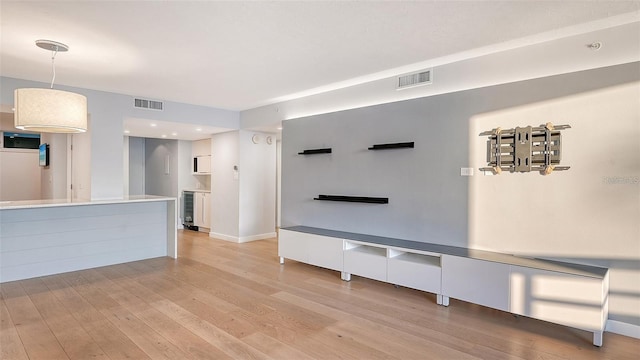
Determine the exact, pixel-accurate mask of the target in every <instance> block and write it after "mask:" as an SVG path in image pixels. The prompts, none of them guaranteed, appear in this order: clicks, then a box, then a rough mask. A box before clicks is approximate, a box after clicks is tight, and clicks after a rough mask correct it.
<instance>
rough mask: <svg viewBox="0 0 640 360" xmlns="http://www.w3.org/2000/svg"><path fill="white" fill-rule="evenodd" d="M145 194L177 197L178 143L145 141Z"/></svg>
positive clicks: (157, 140) (155, 140) (172, 141)
mask: <svg viewBox="0 0 640 360" xmlns="http://www.w3.org/2000/svg"><path fill="white" fill-rule="evenodd" d="M144 152H145V161H144V164H145V192H146V194H148V195H158V196H171V197H177V196H178V141H177V140H161V139H152V138H147V139H145V151H144Z"/></svg>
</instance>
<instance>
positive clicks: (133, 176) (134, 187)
mask: <svg viewBox="0 0 640 360" xmlns="http://www.w3.org/2000/svg"><path fill="white" fill-rule="evenodd" d="M127 138H128V139H129V151H128V153H129V161H128V162H129V177H128V182H129V195H144V194H146V193H145V188H144V184H145V166H144V161H145V152H144V138H139V137H132V136H128V137H127Z"/></svg>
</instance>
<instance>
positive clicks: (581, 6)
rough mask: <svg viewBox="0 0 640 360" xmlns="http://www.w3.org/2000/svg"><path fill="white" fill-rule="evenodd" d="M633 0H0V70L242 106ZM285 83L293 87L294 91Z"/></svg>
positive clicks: (602, 15)
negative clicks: (52, 49)
mask: <svg viewBox="0 0 640 360" xmlns="http://www.w3.org/2000/svg"><path fill="white" fill-rule="evenodd" d="M639 9H640V1H424V2H405V1H388V2H368V1H360V2H355V1H331V2H328V1H319V2H309V1H300V2H298V1H287V2H275V1H248V2H245V1H234V2H213V1H197V2H196V1H193V2H192V1H133V2H108V1H104V2H103V1H75V2H58V1H45V2H31V1H15V2H14V1H5V0H3V1H2V2H1V3H0V20H1V21H0V23H1V25H0V31H1V34H2V36H1V37H0V51H1V52H0V74H1V75H2V76H8V77H15V78H22V79H28V80H35V81H42V82H49V81H50V80H51V66H50V62H51V58H50V54H49V53H47V52H45V51H43V50H41V49H39V48H37V47H36V46H35V45H34V41H35V40H37V39H51V40H56V41H59V42H63V43H65V44H67V45H69V47H70V51H69V52H67V53H60V54H58V56H57V57H56V69H57V75H56V83H57V84H64V85H69V86H77V87H82V88H89V89H96V90H103V91H110V92H116V93H121V94H129V95H134V96H141V97H146V98H151V99H157V100H169V101H176V102H184V103H190V104H198V105H205V106H211V107H217V108H223V109H229V110H245V109H250V108H254V107H257V106H261V105H266V104H269V103H273V102H276V101H278V100H281V99H283V98H292V97H295V94H298V93H302V92H304V91H307V90H310V89H315V88H319V87H326V86H328V85H331V84H335V83H344V82H345V81H348V80H349V79H354V78H362V77H363V76H367V75H368V74H375V73H379V72H383V71H386V70H389V69H394V68H400V67H404V68H406V66H407V65H410V64H414V63H423V62H425V61H426V60H429V59H435V58H441V57H444V56H450V55H452V54H459V53H462V52H469V51H470V50H473V49H478V48H480V47H485V46H490V45H493V44H499V43H504V42H509V41H513V40H515V39H521V38H523V37H527V36H531V35H535V34H539V33H542V32H554V31H560V30H559V29H562V28H566V27H569V26H574V25H578V24H584V23H587V22H593V21H596V20H602V19H606V18H610V17H614V16H616V15H620V14H625V13H630V12H638V11H640V10H639ZM292 94H294V95H292Z"/></svg>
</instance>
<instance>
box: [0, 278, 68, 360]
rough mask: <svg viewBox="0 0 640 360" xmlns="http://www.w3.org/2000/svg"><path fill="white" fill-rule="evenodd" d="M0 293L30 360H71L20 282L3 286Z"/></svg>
mask: <svg viewBox="0 0 640 360" xmlns="http://www.w3.org/2000/svg"><path fill="white" fill-rule="evenodd" d="M0 291H2V298H3V301H4V303H5V306H6V308H7V311H8V312H9V316H10V317H11V320H12V322H13V324H14V325H15V329H16V331H17V332H18V335H19V336H20V339H21V340H22V344H23V346H24V349H25V352H26V353H27V355H28V356H29V358H30V359H44V358H54V359H68V358H69V357H68V356H67V354H66V353H65V351H64V349H63V348H62V346H60V343H59V342H58V339H57V338H56V337H55V335H53V333H52V332H51V329H49V326H48V325H47V323H46V322H45V321H44V320H43V319H42V316H40V313H39V312H38V309H37V308H36V307H35V306H34V305H33V303H32V302H31V299H29V296H27V294H26V293H25V292H24V290H23V289H22V286H21V284H20V282H19V281H15V282H11V283H4V284H2V287H1V288H0Z"/></svg>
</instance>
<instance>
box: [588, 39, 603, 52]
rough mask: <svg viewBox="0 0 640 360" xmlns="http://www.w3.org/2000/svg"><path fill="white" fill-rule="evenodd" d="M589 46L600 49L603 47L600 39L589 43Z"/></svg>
mask: <svg viewBox="0 0 640 360" xmlns="http://www.w3.org/2000/svg"><path fill="white" fill-rule="evenodd" d="M587 47H588V48H589V49H591V50H600V49H601V48H602V43H601V42H600V41H596V42H592V43H591V44H589V45H587Z"/></svg>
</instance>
